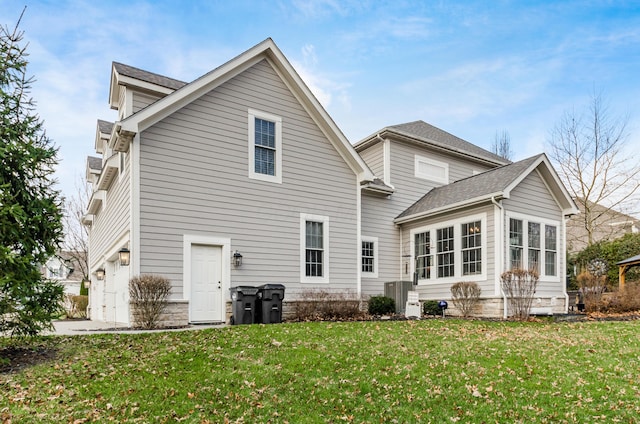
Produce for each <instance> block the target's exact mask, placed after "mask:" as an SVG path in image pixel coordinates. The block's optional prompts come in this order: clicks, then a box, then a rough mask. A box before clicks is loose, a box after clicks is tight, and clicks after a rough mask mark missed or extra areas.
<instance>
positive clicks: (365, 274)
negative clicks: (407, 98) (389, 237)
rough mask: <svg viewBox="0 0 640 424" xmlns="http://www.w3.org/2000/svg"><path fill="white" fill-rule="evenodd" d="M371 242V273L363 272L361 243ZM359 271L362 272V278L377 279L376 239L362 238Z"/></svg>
mask: <svg viewBox="0 0 640 424" xmlns="http://www.w3.org/2000/svg"><path fill="white" fill-rule="evenodd" d="M365 241H367V242H373V272H364V271H362V242H365ZM358 262H359V264H360V267H359V269H360V271H361V272H362V277H363V278H378V237H369V236H362V240H361V241H360V258H359V261H358Z"/></svg>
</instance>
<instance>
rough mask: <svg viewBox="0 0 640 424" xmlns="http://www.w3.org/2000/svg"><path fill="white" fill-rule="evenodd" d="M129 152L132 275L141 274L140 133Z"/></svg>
mask: <svg viewBox="0 0 640 424" xmlns="http://www.w3.org/2000/svg"><path fill="white" fill-rule="evenodd" d="M129 152H130V153H129V161H130V162H129V163H130V164H131V165H130V167H129V174H130V175H129V184H130V190H129V207H130V208H131V209H130V212H131V215H130V219H129V228H130V232H131V234H132V235H133V236H132V237H131V241H130V243H131V246H130V247H129V250H131V252H132V254H131V262H130V263H129V267H130V268H131V270H132V272H131V274H132V275H140V254H141V252H140V134H136V135H135V136H134V138H133V143H132V147H131V149H129Z"/></svg>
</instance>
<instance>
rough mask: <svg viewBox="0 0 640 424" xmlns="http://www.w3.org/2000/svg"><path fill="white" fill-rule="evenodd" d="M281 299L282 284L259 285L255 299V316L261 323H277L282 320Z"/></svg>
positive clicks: (282, 292) (282, 297)
mask: <svg viewBox="0 0 640 424" xmlns="http://www.w3.org/2000/svg"><path fill="white" fill-rule="evenodd" d="M282 299H284V286H283V285H282V284H265V285H263V286H260V290H259V291H258V300H257V302H256V303H257V305H256V306H257V307H256V309H257V312H258V313H257V316H258V319H259V321H258V322H261V323H263V324H277V323H281V322H282Z"/></svg>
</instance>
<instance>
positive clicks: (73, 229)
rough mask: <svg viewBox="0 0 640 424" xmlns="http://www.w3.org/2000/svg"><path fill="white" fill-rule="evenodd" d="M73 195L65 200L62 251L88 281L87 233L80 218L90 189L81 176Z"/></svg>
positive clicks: (85, 206)
mask: <svg viewBox="0 0 640 424" xmlns="http://www.w3.org/2000/svg"><path fill="white" fill-rule="evenodd" d="M75 189H76V191H75V193H74V194H73V195H72V196H71V197H69V198H67V199H65V202H64V207H65V211H64V212H65V213H64V218H63V220H62V223H63V225H64V230H65V239H64V242H63V246H62V247H63V249H64V250H65V251H66V252H67V256H68V257H69V258H70V260H71V261H72V263H73V265H74V267H75V269H76V270H78V271H79V272H80V273H81V275H82V278H83V279H85V280H88V279H89V255H88V253H89V233H88V231H87V227H85V226H84V225H83V224H82V216H83V215H84V213H85V211H86V210H87V205H88V204H89V197H90V194H91V189H90V187H89V185H88V184H87V182H86V181H85V179H84V178H82V176H78V180H77V181H76V187H75Z"/></svg>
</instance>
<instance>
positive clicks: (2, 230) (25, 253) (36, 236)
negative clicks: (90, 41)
mask: <svg viewBox="0 0 640 424" xmlns="http://www.w3.org/2000/svg"><path fill="white" fill-rule="evenodd" d="M23 13H24V12H23ZM20 19H22V16H21V18H20ZM19 24H20V20H18V24H16V26H15V29H13V30H10V29H9V27H2V26H0V333H9V334H11V335H35V334H38V333H39V332H41V331H42V330H44V329H48V328H51V321H52V320H53V319H54V318H55V317H56V316H57V315H58V314H59V312H60V305H61V301H62V295H63V289H62V287H61V286H60V285H59V284H57V283H54V282H52V281H48V280H45V279H44V278H43V277H42V275H41V274H40V271H39V264H41V263H45V261H46V260H47V258H48V257H50V256H51V255H53V254H54V253H55V251H56V247H57V246H58V244H59V241H60V240H61V238H62V224H61V219H62V213H61V199H60V193H59V191H57V190H56V189H55V188H54V187H53V184H54V180H53V172H54V166H55V165H56V164H57V148H56V147H54V146H53V144H52V142H51V141H50V140H49V138H47V136H46V134H45V131H44V129H43V125H42V121H41V120H40V118H39V117H38V115H37V114H36V113H35V103H34V101H33V99H32V98H31V97H29V90H30V88H31V84H32V82H33V78H29V77H27V73H26V72H27V63H28V61H27V53H26V46H22V45H21V41H22V39H23V32H22V31H19V30H18V27H19Z"/></svg>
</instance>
